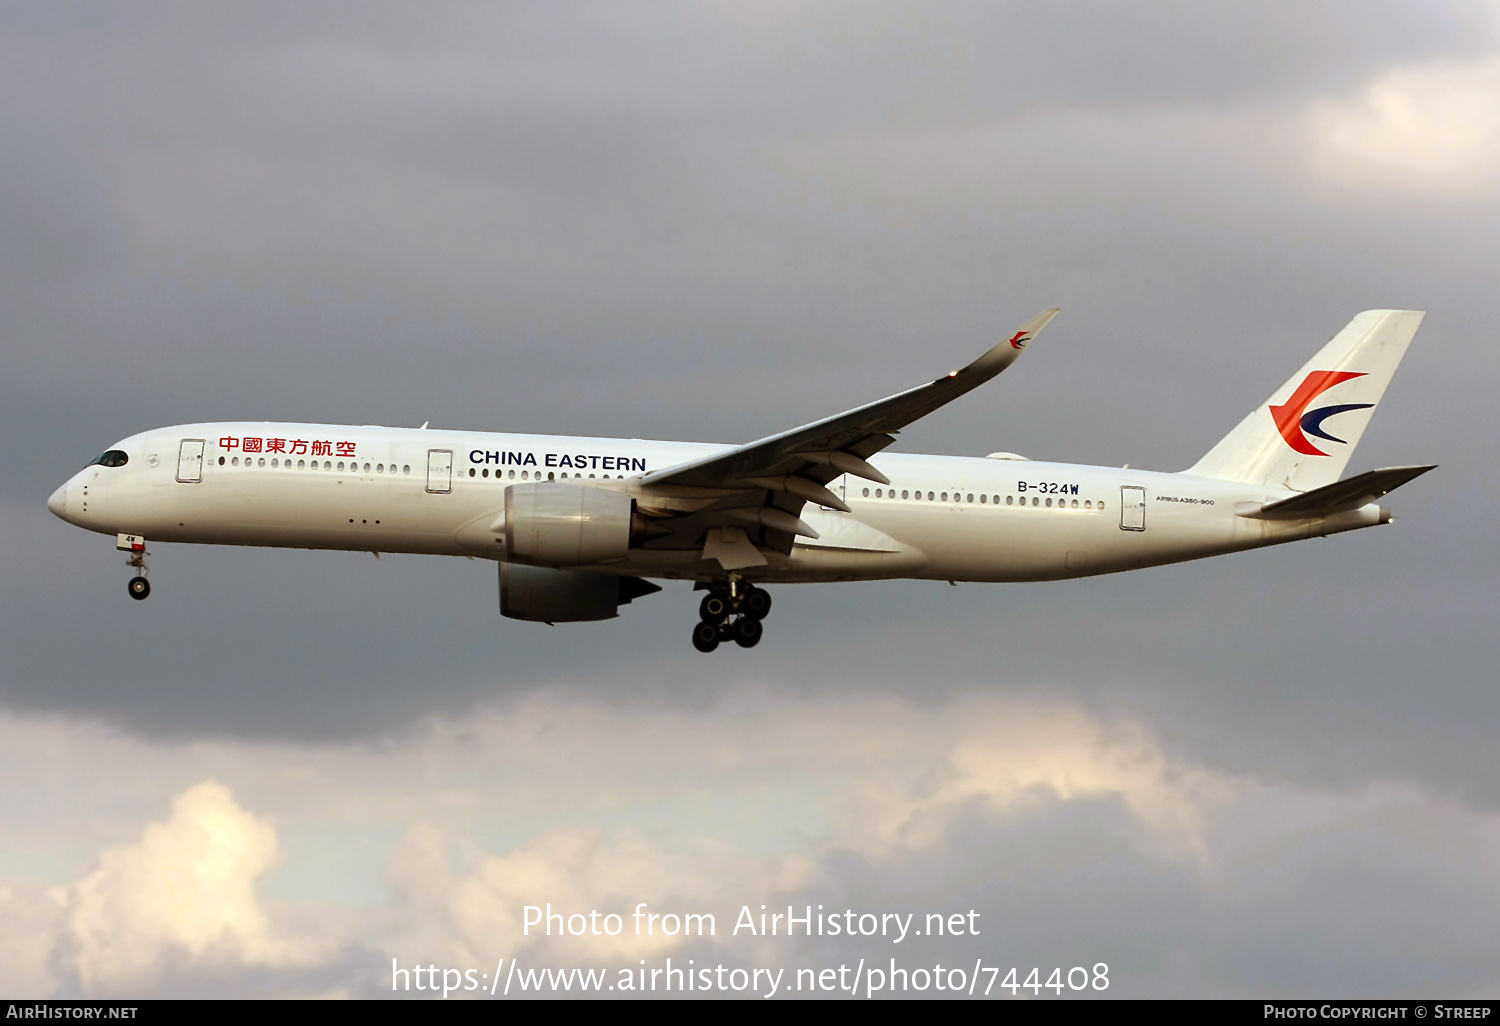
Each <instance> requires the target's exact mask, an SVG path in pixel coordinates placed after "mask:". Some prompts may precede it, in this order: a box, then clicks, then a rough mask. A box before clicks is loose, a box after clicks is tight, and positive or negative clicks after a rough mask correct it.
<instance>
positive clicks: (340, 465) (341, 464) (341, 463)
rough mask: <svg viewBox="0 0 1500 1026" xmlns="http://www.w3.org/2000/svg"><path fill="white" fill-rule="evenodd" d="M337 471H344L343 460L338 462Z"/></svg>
mask: <svg viewBox="0 0 1500 1026" xmlns="http://www.w3.org/2000/svg"><path fill="white" fill-rule="evenodd" d="M339 469H340V470H343V469H344V461H343V460H339ZM350 523H353V521H350Z"/></svg>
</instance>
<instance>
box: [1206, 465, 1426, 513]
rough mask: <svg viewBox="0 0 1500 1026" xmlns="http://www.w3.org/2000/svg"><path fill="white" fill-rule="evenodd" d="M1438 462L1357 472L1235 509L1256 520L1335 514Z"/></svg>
mask: <svg viewBox="0 0 1500 1026" xmlns="http://www.w3.org/2000/svg"><path fill="white" fill-rule="evenodd" d="M1436 466H1437V465H1436V464H1433V465H1432V466H1427V467H1384V468H1382V469H1380V470H1371V471H1368V472H1366V473H1363V474H1357V475H1355V476H1354V477H1351V478H1349V479H1348V480H1346V481H1335V482H1334V483H1333V484H1330V485H1324V486H1323V487H1322V488H1314V489H1313V490H1312V491H1310V492H1304V493H1302V494H1301V495H1293V496H1292V497H1291V498H1290V499H1278V500H1277V501H1275V502H1268V503H1266V504H1265V505H1264V506H1259V507H1257V506H1255V504H1254V503H1248V502H1247V503H1242V504H1241V505H1243V506H1246V507H1248V509H1245V510H1243V511H1241V510H1236V511H1235V512H1237V513H1239V515H1240V516H1242V517H1249V518H1250V519H1252V520H1305V519H1308V518H1310V517H1326V516H1331V515H1333V514H1334V513H1344V512H1347V511H1349V510H1351V509H1359V508H1360V507H1361V506H1367V505H1369V504H1370V503H1372V502H1374V501H1375V500H1376V499H1378V498H1380V497H1381V496H1382V495H1386V494H1389V493H1390V492H1394V491H1395V490H1396V489H1397V488H1400V487H1401V486H1402V485H1404V484H1406V482H1408V481H1411V480H1414V479H1415V478H1418V477H1421V476H1422V475H1423V474H1425V473H1427V472H1428V471H1429V470H1432V469H1434V467H1436Z"/></svg>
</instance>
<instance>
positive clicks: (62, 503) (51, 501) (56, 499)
mask: <svg viewBox="0 0 1500 1026" xmlns="http://www.w3.org/2000/svg"><path fill="white" fill-rule="evenodd" d="M47 508H48V509H50V510H51V511H52V513H53V515H54V516H59V517H63V518H64V519H66V518H67V514H68V486H67V485H63V486H62V487H61V488H59V489H58V490H57V491H55V492H53V493H52V495H51V496H50V497H49V498H48V499H47Z"/></svg>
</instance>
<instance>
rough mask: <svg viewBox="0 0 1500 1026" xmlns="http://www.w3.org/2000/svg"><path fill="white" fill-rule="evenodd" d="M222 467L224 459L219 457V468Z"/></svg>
mask: <svg viewBox="0 0 1500 1026" xmlns="http://www.w3.org/2000/svg"><path fill="white" fill-rule="evenodd" d="M223 465H224V457H222V456H220V457H219V466H221V467H222V466H223Z"/></svg>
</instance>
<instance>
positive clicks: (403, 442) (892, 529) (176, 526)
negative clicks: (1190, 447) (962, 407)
mask: <svg viewBox="0 0 1500 1026" xmlns="http://www.w3.org/2000/svg"><path fill="white" fill-rule="evenodd" d="M195 441H201V442H202V444H203V449H202V457H201V462H199V461H196V460H195V458H194V449H195ZM185 442H186V443H187V444H186V448H185V446H184V443H185ZM731 448H732V446H727V445H713V444H704V443H695V442H661V441H647V440H641V439H611V438H579V437H571V436H554V435H516V434H498V433H487V432H469V431H440V430H416V429H406V428H384V427H357V428H356V427H341V426H336V425H327V424H269V423H216V424H190V425H183V426H178V427H169V428H162V429H160V430H156V431H148V432H145V433H143V434H139V435H133V436H131V437H130V438H127V439H125V440H123V441H121V442H119V443H118V444H117V445H116V446H115V449H117V450H120V451H123V452H124V453H125V454H126V455H127V456H128V461H127V462H126V463H125V465H123V466H115V467H110V466H99V465H91V466H89V467H86V468H85V469H84V470H82V471H79V472H78V473H77V474H75V475H74V476H73V477H72V478H71V479H70V480H69V481H68V482H67V484H65V485H64V486H63V487H62V488H59V489H58V491H57V492H56V493H55V494H54V495H53V497H52V500H51V501H50V502H49V506H50V507H51V508H52V509H53V511H54V512H56V513H57V514H58V515H59V516H62V517H63V518H64V519H66V520H68V521H69V522H71V523H74V524H77V525H78V526H80V527H85V528H88V529H89V530H93V531H98V532H101V533H105V534H120V533H128V534H134V535H142V536H144V537H146V538H148V539H150V540H151V541H162V542H199V543H206V544H216V545H259V546H275V547H282V548H306V549H350V550H365V551H375V552H413V553H433V554H439V555H454V556H478V557H483V558H488V559H496V560H504V559H506V553H505V547H504V538H503V530H502V528H503V516H504V506H505V488H506V487H507V486H508V485H510V484H513V483H517V482H520V481H523V480H536V479H537V478H540V479H542V480H552V479H563V478H566V479H568V480H573V479H575V478H583V479H587V480H588V481H589V482H590V483H591V484H593V485H595V486H597V487H602V488H610V489H615V490H621V491H625V492H628V493H629V494H630V495H632V496H633V497H635V498H636V499H637V500H638V501H639V502H640V503H641V504H643V505H645V504H648V503H650V502H653V501H658V500H660V499H661V496H660V495H658V494H654V493H652V492H651V491H650V490H648V489H643V487H642V478H643V477H644V476H645V475H646V474H647V473H650V472H654V471H658V470H663V469H665V468H667V467H671V466H675V465H678V464H681V463H684V462H686V461H689V460H693V459H697V458H701V457H703V456H705V455H708V454H711V453H716V452H723V451H727V450H729V449H731ZM870 462H871V463H872V464H873V465H874V466H875V467H877V468H878V469H879V470H880V471H881V472H883V473H884V474H885V475H886V476H888V477H889V478H890V482H891V483H890V485H889V486H884V485H876V484H874V483H873V482H870V481H865V480H861V479H859V478H855V477H851V476H847V475H846V476H844V477H841V478H838V479H837V480H835V481H834V482H832V483H831V485H830V488H831V489H832V491H833V492H834V493H835V495H838V496H840V497H842V498H843V500H844V501H845V502H846V503H847V504H848V506H849V507H850V509H851V512H849V513H842V512H837V511H834V510H831V509H826V508H821V507H819V506H817V505H816V504H813V503H809V504H808V505H807V506H806V507H805V509H804V511H803V512H802V514H801V516H802V519H803V520H804V521H805V522H806V523H807V524H809V525H810V526H812V527H813V528H814V529H816V530H817V531H818V533H819V535H820V537H819V538H817V539H816V540H814V539H809V538H799V539H798V540H797V544H796V546H795V547H794V548H793V550H792V552H791V554H790V555H789V556H779V555H776V556H775V558H772V559H771V561H770V562H769V563H768V564H767V565H766V566H760V567H755V568H754V569H753V570H747V571H746V572H745V576H746V577H747V578H753V579H755V580H759V581H765V582H772V581H835V580H860V579H865V580H868V579H880V578H893V577H915V578H927V579H934V580H953V581H960V580H962V581H1036V580H1053V579H1059V578H1067V577H1081V576H1086V575H1090V574H1100V573H1111V572H1115V571H1119V570H1128V569H1132V568H1135V567H1142V566H1150V565H1154V564H1161V563H1170V562H1176V561H1179V560H1185V559H1196V558H1199V557H1202V556H1211V555H1217V554H1220V553H1225V552H1231V551H1235V550H1239V549H1246V548H1254V547H1257V546H1262V545H1272V544H1276V543H1279V542H1286V541H1294V540H1297V539H1300V538H1307V537H1312V536H1315V535H1325V534H1332V533H1336V532H1339V531H1346V530H1351V529H1354V528H1358V527H1367V526H1372V525H1374V524H1378V523H1382V522H1384V521H1385V520H1386V519H1387V515H1386V514H1384V513H1383V511H1382V510H1381V508H1380V507H1379V506H1378V505H1374V504H1371V505H1368V506H1365V507H1363V508H1361V509H1357V510H1353V511H1350V512H1346V513H1340V514H1337V515H1335V516H1328V517H1321V518H1310V519H1306V520H1263V519H1250V518H1247V517H1243V516H1238V515H1236V509H1237V507H1238V508H1240V509H1241V510H1244V509H1247V508H1252V507H1259V506H1260V505H1262V504H1263V503H1266V502H1268V501H1272V500H1275V499H1279V498H1283V497H1286V496H1287V495H1290V494H1292V493H1290V492H1286V491H1275V490H1267V489H1266V488H1264V487H1261V486H1254V485H1247V484H1243V483H1236V482H1230V481H1222V480H1217V479H1213V478H1203V477H1193V476H1189V475H1186V474H1171V473H1155V472H1151V471H1142V470H1132V469H1121V468H1114V467H1089V466H1079V465H1074V464H1066V463H1042V462H1036V461H1030V460H1019V459H995V458H970V457H954V456H922V455H908V454H899V453H885V454H881V455H879V456H875V457H873V458H872V459H871V461H870ZM194 478H196V480H194ZM1244 504H1251V505H1249V506H1247V505H1244ZM575 569H584V568H575ZM587 569H595V570H598V571H601V572H606V573H612V574H630V575H635V576H641V577H658V578H686V579H699V580H707V579H710V578H714V577H722V571H721V570H720V568H719V567H718V566H717V564H714V563H713V562H711V561H705V560H704V559H703V558H702V554H701V552H697V551H680V550H679V551H654V550H651V549H649V548H643V549H632V550H631V551H630V555H629V558H628V559H627V560H626V561H624V562H614V563H611V564H608V565H605V566H598V567H592V568H587Z"/></svg>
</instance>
